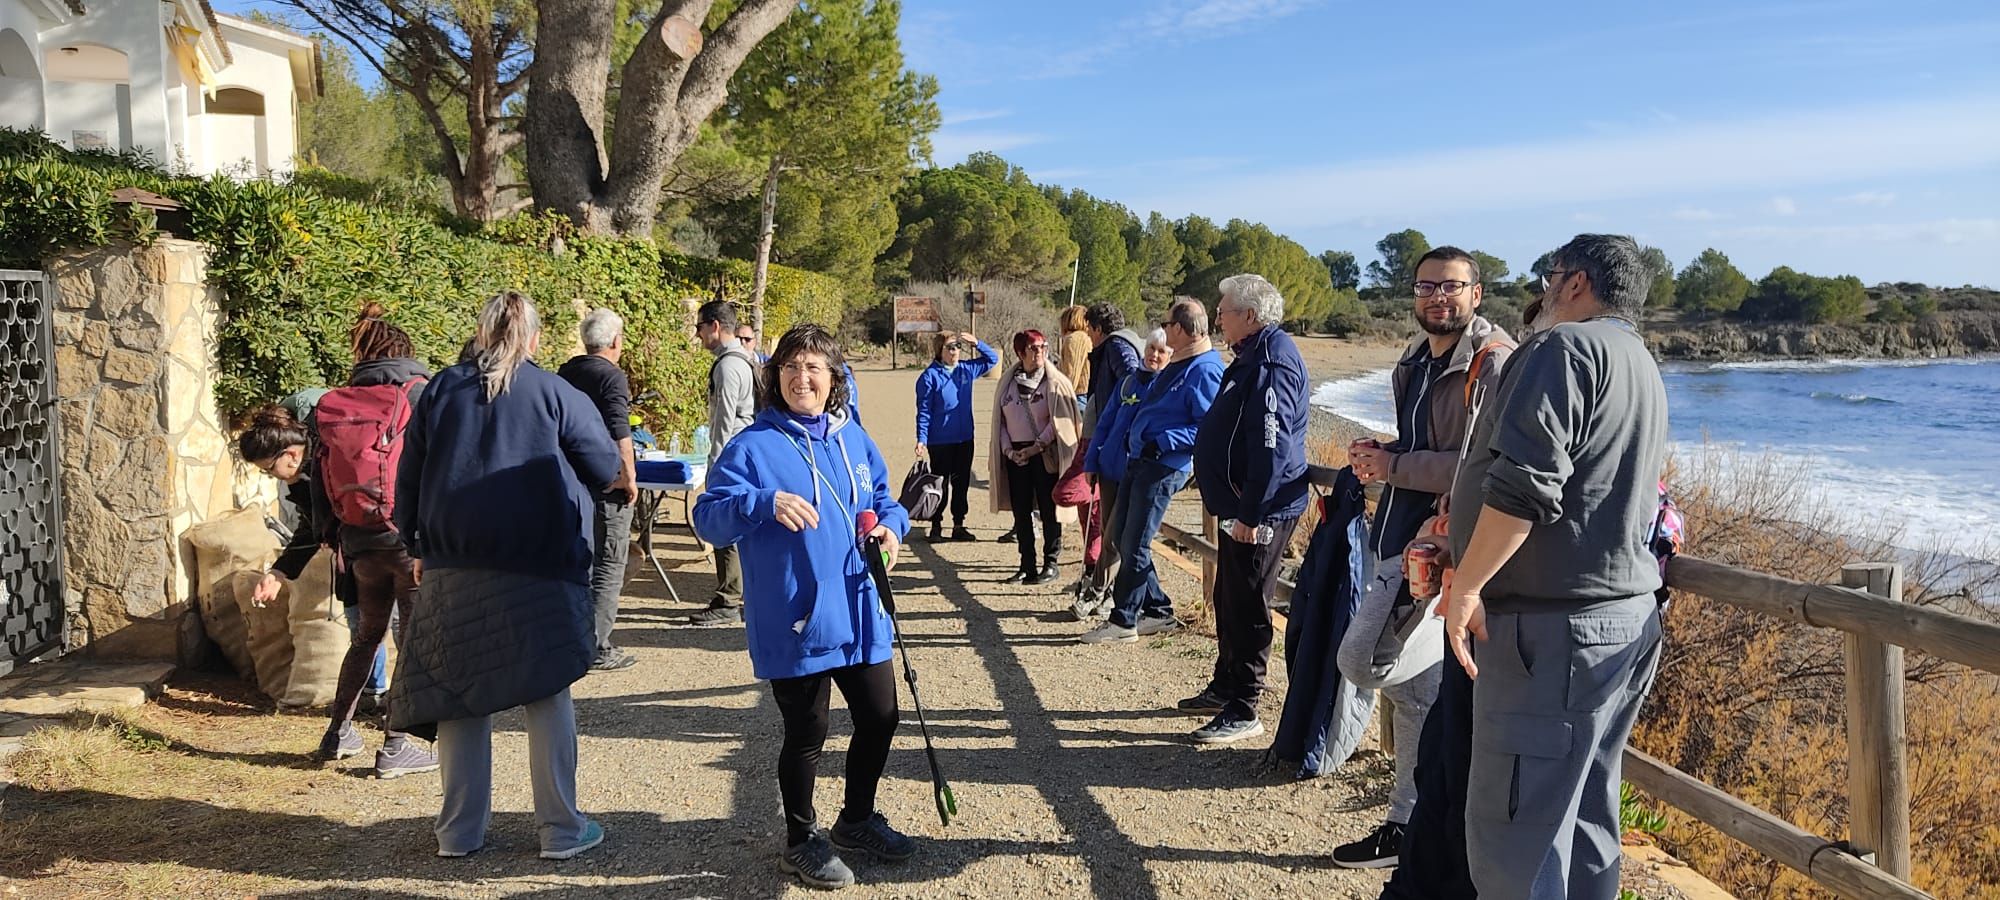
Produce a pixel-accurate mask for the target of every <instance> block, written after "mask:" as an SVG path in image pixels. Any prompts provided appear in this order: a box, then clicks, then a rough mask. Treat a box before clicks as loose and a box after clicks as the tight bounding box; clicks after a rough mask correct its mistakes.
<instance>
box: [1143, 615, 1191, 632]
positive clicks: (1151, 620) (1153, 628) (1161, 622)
mask: <svg viewBox="0 0 2000 900" xmlns="http://www.w3.org/2000/svg"><path fill="white" fill-rule="evenodd" d="M1138 630H1139V636H1140V637H1145V636H1146V635H1149V634H1167V633H1169V632H1174V631H1179V630H1181V620H1179V619H1176V618H1174V617H1173V616H1172V615H1164V616H1140V617H1139V629H1138Z"/></svg>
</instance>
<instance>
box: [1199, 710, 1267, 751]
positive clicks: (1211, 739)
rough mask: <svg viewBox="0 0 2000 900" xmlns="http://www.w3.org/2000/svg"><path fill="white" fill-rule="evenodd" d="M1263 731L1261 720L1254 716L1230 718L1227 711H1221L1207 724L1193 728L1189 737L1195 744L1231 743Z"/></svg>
mask: <svg viewBox="0 0 2000 900" xmlns="http://www.w3.org/2000/svg"><path fill="white" fill-rule="evenodd" d="M1263 733H1264V723H1263V722H1261V721H1259V720H1257V719H1254V718H1251V719H1237V718H1232V717H1230V715H1229V714H1228V713H1223V714H1220V715H1217V716H1216V717H1215V718H1213V719H1210V720H1209V721H1208V724H1207V725H1203V726H1201V727H1200V728H1197V729H1195V730H1194V734H1192V735H1189V737H1190V739H1192V740H1193V741H1194V742H1195V743H1197V744H1233V743H1235V742H1237V741H1240V740H1243V739H1245V738H1253V737H1256V736H1258V735H1260V734H1263Z"/></svg>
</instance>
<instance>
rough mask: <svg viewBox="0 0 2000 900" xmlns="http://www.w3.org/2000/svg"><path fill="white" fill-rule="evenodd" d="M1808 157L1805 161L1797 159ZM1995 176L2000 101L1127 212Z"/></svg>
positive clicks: (1744, 129) (1709, 134)
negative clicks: (1985, 172) (1972, 173)
mask: <svg viewBox="0 0 2000 900" xmlns="http://www.w3.org/2000/svg"><path fill="white" fill-rule="evenodd" d="M1801 147H1811V148H1814V150H1813V151H1812V152H1810V153H1801V152H1800V150H1799V148H1801ZM1996 163H2000V95H1987V96H1970V97H1960V98H1955V99H1949V100H1939V101H1932V102H1915V103H1900V104H1892V105H1882V106H1864V107H1852V108H1846V109H1832V110H1825V111H1820V112H1810V113H1789V114H1781V115H1770V116H1766V117H1763V118H1757V119H1745V120H1738V121H1725V122H1708V123H1690V124H1685V125H1681V126H1676V127H1660V128H1654V129H1649V130H1646V131H1643V132H1636V133H1635V132H1634V131H1631V130H1627V131H1625V132H1624V133H1623V134H1622V135H1620V136H1595V135H1593V136H1584V137H1576V138H1571V139H1567V140H1558V141H1547V142H1541V143H1532V144H1514V145H1499V146H1488V147H1469V148H1465V149H1460V150H1451V151H1442V152H1437V153H1429V154H1424V155H1418V156H1407V157H1396V158H1385V159H1376V160H1357V161H1353V162H1345V163H1338V164H1334V165H1325V166H1316V167H1306V168H1294V169H1289V170H1278V171H1267V172H1264V173H1260V174H1256V175H1247V176H1242V177H1238V178H1222V179H1207V180H1201V181H1195V182H1189V183H1187V184H1186V185H1185V186H1181V185H1174V186H1173V187H1170V188H1167V189H1164V190H1161V191H1160V192H1159V193H1156V194H1153V195H1151V196H1143V197H1133V198H1130V199H1129V200H1128V201H1127V202H1128V204H1129V205H1131V206H1132V207H1133V208H1135V209H1158V210H1161V211H1162V212H1166V213H1168V214H1169V215H1174V216H1179V215H1182V214H1185V213H1188V212H1196V213H1202V214H1205V215H1211V216H1214V215H1222V216H1226V217H1238V216H1240V217H1243V218H1247V219H1250V220H1251V221H1260V222H1265V223H1267V224H1269V225H1271V226H1272V227H1273V228H1277V229H1280V230H1285V229H1301V228H1313V227H1320V226H1327V225H1332V224H1335V223H1339V222H1343V221H1351V220H1353V219H1356V218H1361V217H1366V216H1381V217H1389V218H1395V219H1398V220H1403V221H1407V220H1409V219H1410V218H1411V217H1412V216H1418V215H1425V214H1440V213H1452V212H1492V211H1516V210H1528V209H1540V208H1546V207H1547V206H1548V205H1549V203H1550V201H1551V198H1557V197H1560V198H1561V199H1563V200H1565V201H1568V202H1571V203H1578V204H1596V203H1602V202H1605V201H1610V200H1619V199H1631V198H1640V197H1662V196H1676V195H1679V196H1686V195H1688V194H1692V193H1698V192H1701V193H1709V192H1728V191H1750V190H1770V189H1772V188H1786V187H1803V186H1810V185H1819V184H1826V183H1834V182H1841V181H1848V182H1852V181H1856V180H1861V179H1875V178H1882V177H1885V176H1892V175H1908V174H1916V173H1937V172H1957V171H1965V170H1977V169H1984V168H1988V167H1991V166H1993V165H1995V164H1996Z"/></svg>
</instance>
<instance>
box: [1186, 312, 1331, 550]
mask: <svg viewBox="0 0 2000 900" xmlns="http://www.w3.org/2000/svg"><path fill="white" fill-rule="evenodd" d="M1235 349H1236V360H1235V361H1234V362H1231V363H1230V364H1229V368H1228V369H1226V370H1224V371H1223V373H1222V388H1221V390H1220V391H1219V392H1218V393H1217V394H1216V395H1215V403H1214V404H1212V405H1211V406H1209V408H1208V415H1207V417H1206V418H1204V419H1202V422H1201V431H1200V433H1199V435H1197V436H1196V438H1195V448H1194V476H1195V483H1196V484H1197V485H1198V486H1199V487H1200V488H1201V502H1202V505H1204V506H1206V507H1208V511H1209V512H1211V513H1214V514H1215V515H1216V516H1217V517H1219V518H1224V519H1235V520H1237V521H1239V522H1242V523H1244V524H1245V525H1258V524H1261V523H1263V522H1265V521H1267V520H1271V519H1290V518H1296V517H1297V516H1298V515H1299V514H1300V513H1303V512H1305V509H1306V494H1307V488H1308V487H1309V484H1308V482H1307V481H1306V395H1307V383H1306V381H1307V379H1306V363H1305V358H1304V357H1302V356H1300V355H1299V347H1298V345H1297V344H1295V343H1293V342H1292V337H1291V335H1288V334H1286V333H1285V332H1284V331H1283V330H1281V329H1279V328H1278V327H1277V326H1276V325H1266V326H1264V329H1263V330H1262V331H1259V332H1257V333H1256V334H1254V335H1251V336H1250V337H1248V338H1245V339H1244V340H1243V342H1242V343H1240V344H1238V345H1236V348H1235Z"/></svg>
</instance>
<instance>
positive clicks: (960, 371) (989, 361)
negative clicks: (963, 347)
mask: <svg viewBox="0 0 2000 900" xmlns="http://www.w3.org/2000/svg"><path fill="white" fill-rule="evenodd" d="M999 364H1000V354H998V353H995V352H993V348H992V347H988V346H986V342H985V341H980V342H979V355H978V356H975V357H972V358H971V359H961V360H959V361H958V365H956V366H953V367H952V368H950V369H946V368H945V367H944V364H943V363H939V362H937V361H935V360H933V361H932V362H931V364H930V366H929V367H927V368H925V369H924V372H923V374H922V375H918V376H917V443H919V444H963V443H965V442H966V441H969V440H972V383H973V382H975V381H978V380H979V379H981V378H983V377H985V376H986V373H987V372H990V371H992V370H993V367H994V366H997V365H999Z"/></svg>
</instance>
